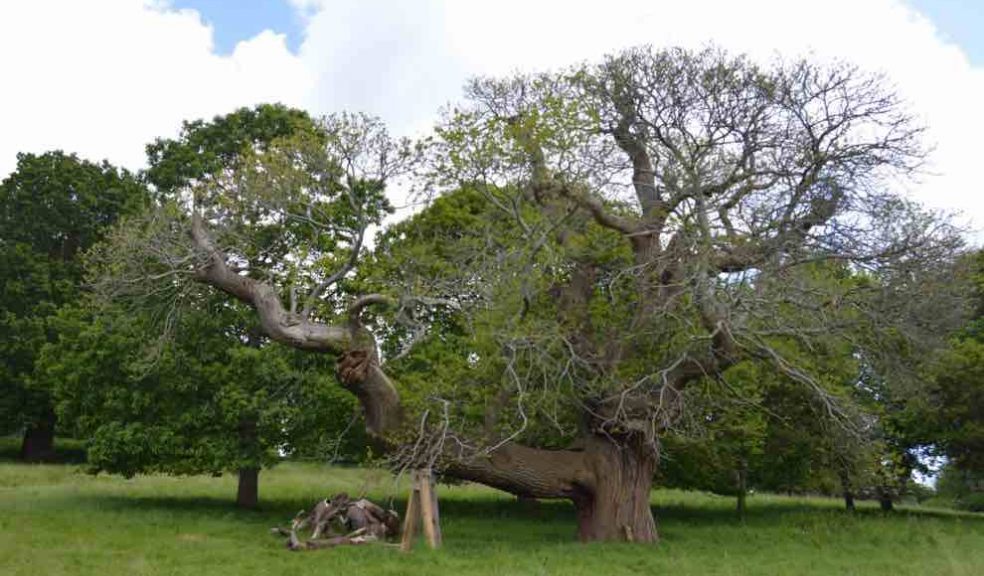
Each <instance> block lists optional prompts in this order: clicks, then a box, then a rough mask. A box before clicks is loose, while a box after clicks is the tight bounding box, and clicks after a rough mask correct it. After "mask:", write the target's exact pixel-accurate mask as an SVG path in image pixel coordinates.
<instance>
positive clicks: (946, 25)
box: [909, 0, 984, 66]
mask: <svg viewBox="0 0 984 576" xmlns="http://www.w3.org/2000/svg"><path fill="white" fill-rule="evenodd" d="M909 5H910V6H912V7H913V8H915V9H916V10H918V11H919V12H922V14H923V15H925V16H927V17H928V18H929V19H930V20H932V21H933V23H934V24H936V27H937V28H938V29H939V32H940V34H941V35H942V36H943V37H944V38H946V39H948V40H950V41H951V42H954V43H956V44H958V45H959V46H960V47H961V48H963V50H964V52H966V53H967V56H968V57H969V58H970V61H971V62H972V63H973V64H974V65H976V66H980V65H982V64H984V1H982V0H909Z"/></svg>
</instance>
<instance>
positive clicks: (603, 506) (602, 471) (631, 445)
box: [572, 437, 659, 542]
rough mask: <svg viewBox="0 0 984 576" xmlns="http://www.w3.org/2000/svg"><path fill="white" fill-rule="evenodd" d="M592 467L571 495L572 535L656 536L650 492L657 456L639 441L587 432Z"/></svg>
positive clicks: (591, 537) (594, 537) (610, 537)
mask: <svg viewBox="0 0 984 576" xmlns="http://www.w3.org/2000/svg"><path fill="white" fill-rule="evenodd" d="M585 462H586V464H587V465H588V467H589V469H590V471H591V477H592V479H591V482H590V484H589V485H587V486H585V485H579V486H578V487H577V488H576V490H575V494H574V497H573V498H572V499H573V501H574V506H575V507H576V508H577V536H578V538H579V539H580V540H581V541H584V542H588V541H595V540H613V541H628V542H656V541H657V540H658V538H659V536H658V534H657V532H656V520H655V518H654V517H653V512H652V508H651V507H650V503H649V494H650V491H651V490H652V485H653V474H654V473H655V472H656V464H657V456H656V454H655V453H654V452H653V450H652V449H651V448H650V447H648V446H644V445H640V444H639V443H638V442H634V441H629V442H626V443H624V444H622V445H616V444H615V443H614V442H612V441H611V440H609V439H607V438H603V437H592V438H590V439H589V441H588V445H587V448H586V450H585Z"/></svg>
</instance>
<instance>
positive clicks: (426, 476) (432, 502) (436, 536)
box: [400, 468, 442, 552]
mask: <svg viewBox="0 0 984 576" xmlns="http://www.w3.org/2000/svg"><path fill="white" fill-rule="evenodd" d="M411 479H412V484H411V486H410V496H409V498H407V510H406V514H405V516H404V518H403V537H402V540H401V541H400V550H402V551H403V552H409V551H410V549H411V548H413V540H414V534H415V532H416V530H417V524H418V523H419V524H421V525H422V527H423V532H424V536H425V537H426V538H427V545H428V546H430V547H431V548H432V549H437V548H440V547H441V540H442V537H441V516H440V512H439V509H438V505H437V494H436V493H435V491H434V476H433V474H432V473H431V470H430V468H424V469H417V470H414V471H413V472H412V474H411Z"/></svg>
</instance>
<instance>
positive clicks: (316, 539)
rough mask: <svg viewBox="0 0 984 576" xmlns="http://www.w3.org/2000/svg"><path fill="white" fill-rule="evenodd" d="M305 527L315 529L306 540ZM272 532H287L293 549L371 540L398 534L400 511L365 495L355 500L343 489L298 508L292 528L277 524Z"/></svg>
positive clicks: (316, 547)
mask: <svg viewBox="0 0 984 576" xmlns="http://www.w3.org/2000/svg"><path fill="white" fill-rule="evenodd" d="M305 529H310V530H311V532H310V537H308V538H306V539H303V540H302V539H301V538H300V537H299V536H298V533H299V532H301V531H302V530H305ZM272 532H273V533H274V534H279V535H282V536H286V537H287V548H289V549H290V550H317V549H319V548H332V547H335V546H345V545H356V544H367V543H370V542H378V541H384V540H390V539H393V538H396V537H397V536H398V535H399V534H400V515H399V514H397V513H396V511H394V510H384V509H383V508H382V507H381V506H379V505H377V504H374V503H372V502H370V501H369V500H366V499H365V498H360V499H358V500H352V499H350V498H349V496H348V494H346V493H344V492H342V493H340V494H336V495H335V496H334V497H332V498H331V499H330V500H329V499H324V500H321V501H319V502H318V503H317V504H315V505H314V508H312V509H311V510H310V511H309V512H307V511H304V510H301V511H300V512H298V513H297V516H295V517H294V520H293V522H291V525H290V529H289V530H288V529H286V528H280V527H277V528H273V530H272Z"/></svg>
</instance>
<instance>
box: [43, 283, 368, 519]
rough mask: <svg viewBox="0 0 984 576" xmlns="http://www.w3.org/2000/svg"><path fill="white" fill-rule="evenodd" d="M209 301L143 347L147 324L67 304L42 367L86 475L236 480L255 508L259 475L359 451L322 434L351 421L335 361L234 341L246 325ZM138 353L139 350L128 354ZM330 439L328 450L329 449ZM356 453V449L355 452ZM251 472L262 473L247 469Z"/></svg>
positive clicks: (245, 501)
mask: <svg viewBox="0 0 984 576" xmlns="http://www.w3.org/2000/svg"><path fill="white" fill-rule="evenodd" d="M236 313H237V311H236V310H234V309H232V308H230V307H229V306H227V305H226V304H225V303H223V302H217V301H215V300H214V299H213V301H212V302H210V303H209V304H208V306H207V307H205V308H202V309H199V310H196V311H194V312H188V313H186V316H185V318H184V319H183V321H182V326H181V328H180V334H179V336H180V337H178V338H175V340H174V341H173V342H171V343H170V344H169V345H167V346H166V347H163V348H160V349H157V350H148V349H147V346H146V334H147V332H148V331H151V330H153V329H154V322H153V319H152V318H149V317H146V316H144V317H141V316H134V315H132V314H123V313H122V312H121V311H120V310H118V309H117V310H107V309H105V308H103V309H101V310H100V313H99V314H98V315H95V316H94V315H93V312H92V311H91V309H90V310H86V309H85V308H64V309H63V310H62V312H61V313H60V314H59V316H58V318H57V320H56V322H57V324H58V327H59V333H60V335H61V338H60V339H59V341H58V342H57V343H55V344H51V345H48V346H47V347H45V349H44V352H43V354H42V356H43V358H42V362H41V364H42V366H43V367H44V369H45V370H46V371H47V376H48V377H49V378H50V379H51V380H52V381H54V382H57V383H58V384H57V385H56V388H55V390H54V396H55V398H57V400H58V412H59V414H61V415H63V416H64V417H65V418H67V419H69V420H71V421H73V422H75V423H76V424H75V425H76V430H77V431H78V433H79V434H80V435H81V436H83V437H85V438H88V439H89V441H88V454H89V459H88V467H89V470H90V471H91V472H94V473H95V472H109V473H115V474H122V475H124V476H127V477H129V476H133V475H135V474H143V473H168V474H177V475H181V474H202V473H208V474H221V473H223V472H226V471H230V470H231V471H235V472H238V473H239V490H238V494H237V505H239V506H241V507H246V508H253V507H256V505H257V503H258V482H257V481H258V471H259V470H260V469H261V468H266V467H269V466H272V465H274V464H276V463H277V462H278V461H280V460H281V458H282V457H283V456H284V455H291V454H298V453H304V454H307V455H320V456H322V457H330V456H331V455H332V453H333V452H337V451H345V450H347V451H348V455H351V454H352V451H353V450H361V448H362V446H361V445H360V444H351V442H353V441H354V442H358V441H359V440H360V438H359V437H358V434H353V435H350V436H349V442H350V444H348V445H343V446H339V445H337V443H338V441H339V439H338V438H335V437H329V436H330V435H332V434H336V433H338V432H339V431H341V430H343V429H344V427H345V426H346V423H351V422H352V420H353V418H354V417H355V416H356V415H357V412H356V411H355V410H356V403H355V401H354V400H353V399H351V398H350V397H347V396H345V395H344V394H343V393H342V392H341V391H340V390H339V389H338V387H337V384H336V382H335V381H334V378H333V377H332V375H331V372H330V370H328V369H326V367H325V364H326V363H330V359H326V358H324V357H322V356H315V355H306V354H301V353H299V352H297V351H294V350H290V349H288V348H284V347H281V346H262V347H251V346H244V345H241V342H242V340H243V339H245V338H248V337H249V335H248V334H242V333H234V332H230V326H235V325H237V323H239V324H247V323H246V322H244V321H243V320H242V319H239V320H234V319H231V318H229V315H230V314H236ZM135 351H136V352H138V353H135ZM333 444H335V445H333ZM355 454H358V452H355ZM252 471H257V473H252Z"/></svg>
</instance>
